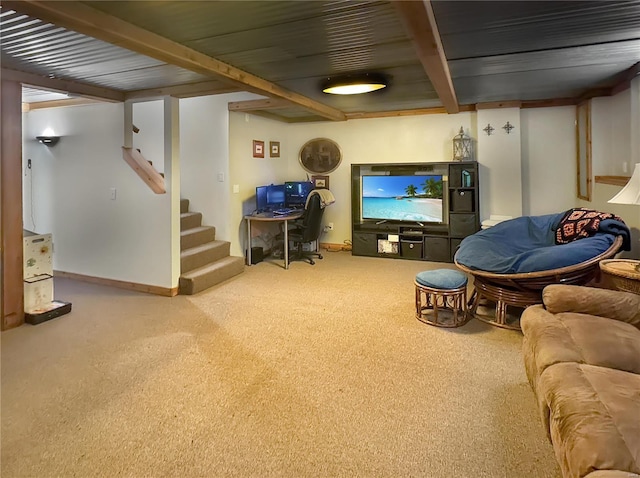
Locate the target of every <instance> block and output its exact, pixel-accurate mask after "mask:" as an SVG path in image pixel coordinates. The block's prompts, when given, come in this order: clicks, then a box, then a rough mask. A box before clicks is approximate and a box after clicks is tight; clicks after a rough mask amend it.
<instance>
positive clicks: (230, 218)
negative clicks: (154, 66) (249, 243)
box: [180, 93, 260, 255]
mask: <svg viewBox="0 0 640 478" xmlns="http://www.w3.org/2000/svg"><path fill="white" fill-rule="evenodd" d="M255 98H260V97H259V96H257V95H253V94H250V93H233V94H227V95H215V96H203V97H196V98H187V99H182V100H180V158H181V189H182V197H183V198H184V199H189V209H190V210H191V211H198V212H201V213H202V223H203V224H204V225H208V226H214V227H215V228H216V238H217V239H219V240H225V241H230V240H232V238H236V237H237V236H236V234H235V232H234V231H233V230H232V228H233V227H237V224H236V219H237V215H235V212H234V211H232V210H231V194H232V188H231V171H230V167H229V116H230V115H229V111H228V103H229V102H231V101H243V100H250V99H255ZM252 118H254V117H252ZM219 175H222V176H221V177H220V176H219ZM239 175H240V176H241V175H242V173H241V172H240V173H239ZM220 179H222V181H220ZM238 255H239V253H238Z"/></svg>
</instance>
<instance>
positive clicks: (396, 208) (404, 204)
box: [362, 175, 442, 222]
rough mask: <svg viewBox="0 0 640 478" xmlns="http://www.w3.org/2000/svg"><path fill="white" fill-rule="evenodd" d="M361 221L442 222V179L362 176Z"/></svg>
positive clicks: (440, 177)
mask: <svg viewBox="0 0 640 478" xmlns="http://www.w3.org/2000/svg"><path fill="white" fill-rule="evenodd" d="M362 218H363V219H381V220H382V219H386V220H398V221H420V222H423V221H424V222H442V176H435V175H434V176H363V177H362Z"/></svg>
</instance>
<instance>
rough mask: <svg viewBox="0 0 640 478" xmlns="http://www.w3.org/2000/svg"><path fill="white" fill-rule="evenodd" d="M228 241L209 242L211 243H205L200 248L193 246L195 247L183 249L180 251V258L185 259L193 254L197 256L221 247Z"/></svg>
mask: <svg viewBox="0 0 640 478" xmlns="http://www.w3.org/2000/svg"><path fill="white" fill-rule="evenodd" d="M227 242H228V241H218V240H215V241H211V242H207V243H205V244H202V245H200V246H195V247H190V248H189V249H185V250H183V251H180V257H185V256H190V255H193V254H198V253H200V252H202V251H206V250H208V249H214V248H216V247H220V246H223V245H225V244H227Z"/></svg>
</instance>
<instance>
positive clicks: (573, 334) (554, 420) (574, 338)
mask: <svg viewBox="0 0 640 478" xmlns="http://www.w3.org/2000/svg"><path fill="white" fill-rule="evenodd" d="M542 297H543V302H544V306H543V305H535V306H532V307H529V308H527V309H526V310H525V311H524V313H523V315H522V319H521V322H520V323H521V326H522V332H523V334H524V342H523V352H524V363H525V368H526V371H527V377H528V378H529V382H530V383H531V387H532V388H533V391H534V393H535V395H536V398H537V400H538V406H539V408H540V413H541V416H542V420H543V423H544V426H545V429H546V430H547V434H548V436H549V439H550V440H551V443H552V444H553V448H554V451H555V454H556V458H557V460H558V463H559V464H560V468H561V470H562V475H563V477H564V478H569V477H571V478H574V477H575V478H578V477H580V478H581V477H589V478H629V477H634V478H635V477H639V478H640V295H636V294H631V293H628V292H620V291H613V290H607V289H596V288H590V287H581V286H571V285H550V286H547V287H545V289H544V291H543V295H542Z"/></svg>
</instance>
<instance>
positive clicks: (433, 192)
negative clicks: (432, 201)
mask: <svg viewBox="0 0 640 478" xmlns="http://www.w3.org/2000/svg"><path fill="white" fill-rule="evenodd" d="M421 186H422V189H423V190H424V192H425V194H426V195H427V197H430V198H441V197H442V181H438V180H436V179H434V178H429V179H427V180H426V181H425V182H424V183H422V184H421Z"/></svg>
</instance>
